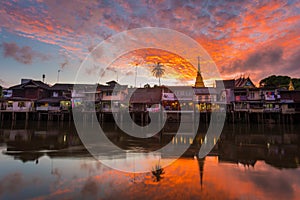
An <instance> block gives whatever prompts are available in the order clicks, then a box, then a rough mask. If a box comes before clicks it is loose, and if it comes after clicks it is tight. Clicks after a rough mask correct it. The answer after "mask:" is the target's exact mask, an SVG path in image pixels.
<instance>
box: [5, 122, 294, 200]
mask: <svg viewBox="0 0 300 200" xmlns="http://www.w3.org/2000/svg"><path fill="white" fill-rule="evenodd" d="M187 126H189V125H187ZM102 127H103V130H104V132H105V135H106V136H107V138H108V139H109V140H110V141H111V142H112V144H114V145H116V146H118V147H119V148H121V149H122V150H124V151H125V152H126V153H125V154H118V153H117V152H113V151H111V150H110V149H109V148H107V150H104V151H103V152H101V156H100V157H101V158H104V159H105V161H104V162H102V161H99V159H98V158H100V157H95V156H93V155H91V152H90V151H89V150H87V148H88V147H87V146H86V144H83V143H82V140H81V138H80V135H79V134H78V133H77V131H76V127H75V126H74V124H72V123H68V122H28V123H25V122H22V121H21V122H20V121H17V122H15V123H13V124H12V123H11V122H2V123H1V127H0V152H1V153H0V163H1V164H0V199H121V198H124V199H299V196H300V178H299V177H300V170H299V158H300V149H299V147H300V146H299V145H300V138H299V130H300V129H299V128H300V126H299V125H289V126H286V125H279V124H250V125H249V124H235V125H233V124H226V125H225V126H224V128H223V131H222V133H221V136H220V138H215V141H214V142H215V144H216V145H215V146H214V148H213V150H212V151H211V152H210V153H209V154H208V155H207V156H206V157H204V158H200V157H199V156H198V152H199V149H200V148H201V144H203V143H204V142H205V133H206V130H207V128H208V126H207V125H205V124H202V125H200V127H199V129H198V131H197V132H196V133H195V134H189V133H188V132H185V133H177V135H176V130H177V129H176V127H177V124H175V123H169V124H168V125H167V126H166V127H165V129H164V131H162V132H161V133H159V134H157V135H154V136H153V137H151V138H147V139H135V138H134V137H132V136H128V135H126V134H124V133H123V132H122V131H121V130H120V129H118V128H117V127H116V125H115V124H113V123H105V124H104V125H103V126H102ZM174 127H175V128H174ZM167 144H172V145H173V147H174V148H176V147H177V146H180V145H183V144H188V146H189V148H188V149H187V150H186V151H185V152H184V153H183V155H181V156H180V157H179V158H177V159H174V157H172V156H170V157H168V156H165V155H164V154H159V153H157V152H156V153H155V154H154V153H151V152H153V151H156V150H159V149H160V148H161V147H163V146H165V145H167ZM137 155H138V156H137ZM98 156H99V155H98ZM172 159H173V160H172ZM133 160H134V163H135V165H134V166H129V167H128V166H127V165H130V163H132V162H133ZM170 160H172V161H171V162H169V161H170ZM128 163H129V164H128ZM165 163H168V164H166V166H164V167H162V166H163V165H164V164H165ZM124 166H127V167H128V168H127V169H131V170H132V171H131V172H128V171H127V172H125V171H126V170H118V169H119V168H122V167H124ZM141 166H143V167H141ZM145 166H146V167H145ZM151 166H152V167H151ZM147 167H148V169H149V170H148V171H144V172H140V171H139V170H142V169H146V168H147ZM122 169H123V168H122Z"/></svg>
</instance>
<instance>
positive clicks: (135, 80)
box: [134, 63, 138, 87]
mask: <svg viewBox="0 0 300 200" xmlns="http://www.w3.org/2000/svg"><path fill="white" fill-rule="evenodd" d="M137 66H138V64H137V63H136V64H135V80H134V87H136V77H137Z"/></svg>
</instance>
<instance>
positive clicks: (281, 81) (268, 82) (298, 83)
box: [259, 75, 300, 89]
mask: <svg viewBox="0 0 300 200" xmlns="http://www.w3.org/2000/svg"><path fill="white" fill-rule="evenodd" d="M290 80H291V77H289V76H275V75H272V76H269V77H267V78H264V79H262V80H261V81H260V82H259V85H260V86H261V87H266V88H288V86H289V83H290ZM292 82H293V84H294V88H295V89H300V79H299V78H293V79H292Z"/></svg>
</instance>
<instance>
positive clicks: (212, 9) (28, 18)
mask: <svg viewBox="0 0 300 200" xmlns="http://www.w3.org/2000/svg"><path fill="white" fill-rule="evenodd" d="M108 13H109V14H108ZM0 22H1V23H0V32H1V34H0V44H1V47H0V49H1V50H0V53H1V55H0V58H1V61H0V69H1V76H0V84H1V85H4V86H8V85H11V84H16V83H19V80H20V78H22V77H26V78H34V79H41V77H42V74H44V73H45V74H46V81H47V82H48V83H54V82H55V81H56V77H57V70H58V69H59V68H61V67H63V72H61V75H60V77H61V78H60V80H61V81H63V82H72V81H73V80H74V76H75V74H76V70H77V68H78V66H79V63H80V61H81V60H82V58H84V57H85V55H87V53H88V52H89V51H90V50H91V49H92V48H93V47H94V46H95V45H97V44H98V43H99V42H101V41H103V40H104V39H106V38H108V37H109V36H111V35H113V34H116V33H119V32H122V31H125V30H130V29H133V28H140V27H162V28H170V29H174V30H177V31H180V32H182V33H184V34H186V35H188V36H190V37H192V38H193V39H195V40H196V41H197V42H199V43H200V44H201V45H202V46H203V47H204V48H205V49H206V50H207V51H208V53H209V54H210V55H211V57H212V59H213V60H214V61H215V62H216V64H217V66H218V68H219V70H220V72H221V73H222V76H223V77H224V78H233V77H235V76H237V75H240V74H241V73H245V74H246V75H248V74H250V75H251V77H252V78H253V79H254V81H255V82H257V81H258V80H260V79H261V78H263V77H265V76H267V75H269V74H270V73H276V74H282V75H290V76H295V75H297V74H299V72H300V71H299V66H298V63H299V50H300V49H299V28H300V26H299V25H300V23H299V22H300V20H299V1H296V0H290V1H286V0H279V1H276V2H265V1H239V2H235V1H229V2H227V1H195V2H194V1H193V2H190V1H168V0H163V1H159V2H156V3H153V2H151V1H138V2H136V1H126V2H122V1H100V2H89V1H65V2H61V1H48V0H45V1H40V0H32V1H25V2H24V1H1V2H0ZM175 42H176V41H174V43H175ZM24 47H26V48H24ZM154 56H157V55H154ZM63 63H65V64H63ZM119 69H120V70H121V69H122V66H119ZM175 69H177V67H176V68H175ZM112 78H115V77H112ZM130 84H133V83H130Z"/></svg>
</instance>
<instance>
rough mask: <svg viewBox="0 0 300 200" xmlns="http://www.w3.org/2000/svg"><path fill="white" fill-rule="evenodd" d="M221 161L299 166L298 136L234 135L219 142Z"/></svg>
mask: <svg viewBox="0 0 300 200" xmlns="http://www.w3.org/2000/svg"><path fill="white" fill-rule="evenodd" d="M218 147H219V154H220V156H219V160H220V161H221V162H233V163H241V164H243V165H245V166H254V165H255V163H256V162H257V161H258V160H263V161H265V162H266V163H268V164H270V165H272V166H274V167H277V168H297V167H299V156H300V153H299V136H298V135H295V134H282V135H249V134H247V135H235V136H234V137H233V138H231V139H226V138H224V139H222V140H221V141H220V142H219V145H218Z"/></svg>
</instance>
